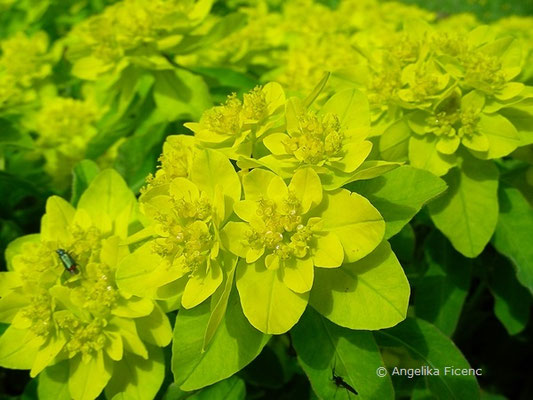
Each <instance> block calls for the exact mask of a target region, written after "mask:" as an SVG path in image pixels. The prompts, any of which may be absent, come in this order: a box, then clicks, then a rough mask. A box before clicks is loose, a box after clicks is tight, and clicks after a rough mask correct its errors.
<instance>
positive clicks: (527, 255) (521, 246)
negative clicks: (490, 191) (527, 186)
mask: <svg viewBox="0 0 533 400" xmlns="http://www.w3.org/2000/svg"><path fill="white" fill-rule="evenodd" d="M499 194H500V196H499V197H500V215H499V218H498V225H497V226H496V232H495V233H494V238H493V240H492V243H493V244H494V247H496V249H497V250H498V251H499V252H500V253H502V254H504V255H505V256H506V257H508V258H509V259H510V260H511V261H512V262H513V264H514V266H515V267H516V276H517V278H518V280H519V281H520V283H521V284H522V285H524V286H525V287H526V288H528V289H529V291H530V292H531V293H533V247H532V246H531V227H532V226H533V209H532V208H531V206H530V205H529V203H528V202H527V200H526V199H525V198H524V197H523V196H522V194H521V193H520V191H519V190H517V189H514V188H510V187H503V188H502V189H501V190H500V193H499Z"/></svg>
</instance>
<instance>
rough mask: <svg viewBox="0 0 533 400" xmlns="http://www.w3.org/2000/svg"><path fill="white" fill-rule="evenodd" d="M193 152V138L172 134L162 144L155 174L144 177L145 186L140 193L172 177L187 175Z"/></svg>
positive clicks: (170, 179) (167, 181) (168, 180)
mask: <svg viewBox="0 0 533 400" xmlns="http://www.w3.org/2000/svg"><path fill="white" fill-rule="evenodd" d="M193 152H194V138H193V137H190V136H184V135H172V136H169V137H168V138H167V140H166V141H165V143H164V144H163V153H162V154H161V156H160V157H159V162H160V165H159V166H158V170H157V171H156V173H155V175H153V174H150V175H149V176H148V177H147V178H146V183H147V184H146V186H145V187H143V188H142V189H141V193H146V191H147V190H148V189H150V188H152V187H155V186H160V185H164V184H168V183H170V182H171V181H172V180H173V179H174V178H187V177H189V173H190V169H191V164H192V160H193Z"/></svg>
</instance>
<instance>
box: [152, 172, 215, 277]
mask: <svg viewBox="0 0 533 400" xmlns="http://www.w3.org/2000/svg"><path fill="white" fill-rule="evenodd" d="M175 182H176V181H175ZM182 182H183V181H182ZM174 184H179V180H178V181H177V182H176V183H174ZM170 201H171V209H170V210H169V211H170V212H169V213H162V212H159V211H156V213H155V215H154V220H155V221H156V222H157V225H156V232H157V233H158V235H159V237H158V238H156V239H155V240H154V241H153V243H152V247H153V250H154V251H155V252H156V253H157V254H159V255H160V256H162V257H164V258H165V259H166V260H167V261H168V267H169V268H177V270H178V271H186V273H187V275H189V276H194V275H197V274H199V273H204V274H205V272H206V271H205V269H206V268H208V260H209V259H210V257H211V256H212V252H213V251H215V252H216V248H215V243H216V241H215V240H214V224H213V219H212V217H213V208H212V205H211V202H210V200H209V199H208V198H207V196H206V195H205V193H203V192H200V193H199V196H198V198H195V199H185V198H184V197H181V196H176V195H173V194H172V192H171V194H170ZM201 268H203V270H200V269H201Z"/></svg>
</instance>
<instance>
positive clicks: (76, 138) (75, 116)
mask: <svg viewBox="0 0 533 400" xmlns="http://www.w3.org/2000/svg"><path fill="white" fill-rule="evenodd" d="M43 103H44V104H43V106H42V107H41V109H40V110H38V111H37V113H36V114H34V115H32V124H31V125H32V126H31V129H32V130H34V131H35V133H36V135H37V140H36V146H37V147H38V148H39V151H40V152H42V154H43V155H44V157H45V160H46V164H45V169H46V172H47V173H48V174H49V175H50V176H52V177H53V178H54V180H55V182H56V184H57V185H58V186H59V187H62V186H65V183H66V181H67V180H68V179H70V170H71V169H72V167H74V165H75V164H76V163H77V162H78V161H81V160H82V159H83V158H84V155H85V151H86V148H87V144H88V142H89V140H90V139H91V138H92V137H93V136H94V135H95V134H96V132H97V130H96V127H95V124H96V122H97V121H98V119H99V117H100V110H99V109H98V107H97V106H96V104H94V102H92V101H90V100H78V99H73V98H67V97H52V98H46V99H45V100H44V101H43Z"/></svg>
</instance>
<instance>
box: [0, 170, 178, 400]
mask: <svg viewBox="0 0 533 400" xmlns="http://www.w3.org/2000/svg"><path fill="white" fill-rule="evenodd" d="M135 204H136V201H135V198H134V196H133V194H132V193H131V192H130V191H129V189H128V188H127V186H126V185H125V182H124V181H123V180H122V178H120V176H119V175H118V174H117V173H116V172H114V171H112V170H106V171H104V172H102V173H101V174H100V175H98V176H97V177H96V178H95V180H94V181H93V182H92V184H91V186H90V187H89V188H88V189H87V190H86V191H85V192H84V194H83V195H82V197H81V198H80V200H79V204H78V207H77V209H76V208H74V207H73V206H72V205H70V204H69V203H67V202H66V201H65V200H63V199H62V198H60V197H56V196H53V197H51V198H49V199H48V202H47V205H46V214H45V215H44V216H43V219H42V224H41V233H40V234H38V235H29V236H25V237H22V238H19V239H17V240H16V241H14V242H13V243H11V245H10V247H9V249H8V251H7V254H8V261H9V265H10V270H9V271H8V272H2V273H0V283H1V284H0V287H1V290H2V293H1V296H2V297H1V299H0V316H1V320H2V322H4V323H9V324H10V326H9V328H8V329H7V331H6V332H5V333H4V334H3V335H2V337H1V338H0V364H1V365H2V366H3V367H8V368H19V369H31V375H32V376H36V375H37V374H39V373H41V372H42V373H43V374H44V376H41V379H49V378H48V375H47V368H58V367H59V366H61V368H63V369H64V370H65V371H67V374H66V381H65V382H63V384H65V385H68V390H69V392H70V397H71V398H73V399H93V398H95V397H97V396H98V395H99V393H100V392H101V391H102V389H104V387H106V386H108V384H109V386H108V387H107V388H106V393H107V395H108V397H109V398H111V397H112V396H113V395H114V394H115V393H116V391H115V392H113V390H114V389H113V387H117V385H116V381H117V379H118V381H119V382H123V384H121V385H122V387H123V388H127V387H128V385H129V386H131V385H136V384H137V382H136V381H135V380H132V379H143V378H142V375H143V370H145V368H146V367H147V366H148V364H149V365H150V368H151V369H153V371H157V370H158V369H161V368H162V364H161V362H160V359H161V354H160V350H159V349H158V346H165V345H167V344H168V342H169V341H170V338H171V330H170V324H169V323H168V320H167V318H166V316H165V315H164V313H163V312H162V311H161V309H160V308H159V306H158V305H157V304H155V303H154V302H153V301H152V300H149V299H146V298H141V297H137V296H132V295H131V293H128V292H125V291H123V290H121V289H119V288H118V287H117V284H116V282H115V273H116V269H117V266H118V264H119V263H120V261H121V260H122V259H124V258H125V257H127V255H128V248H127V246H125V245H124V241H125V238H126V235H127V233H128V226H129V224H130V223H131V222H133V220H134V218H135V213H134V211H135ZM145 360H146V361H145ZM121 363H127V364H128V368H130V369H131V370H132V371H134V372H133V376H136V378H132V376H130V377H124V376H118V375H120V374H118V375H114V376H113V369H114V368H121V366H120V365H121ZM146 363H148V364H146ZM158 365H159V366H158ZM153 378H155V379H156V381H157V380H158V379H159V378H161V379H162V378H163V376H162V374H161V373H157V372H156V373H155V375H153V377H152V378H151V379H153ZM88 381H90V385H88V384H87V382H88ZM160 383H161V381H159V384H160ZM159 384H157V385H156V387H155V388H150V389H149V390H150V391H153V394H152V395H154V394H155V393H156V392H157V389H158V387H159V386H158V385H159ZM121 385H119V387H120V386H121Z"/></svg>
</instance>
